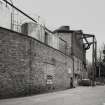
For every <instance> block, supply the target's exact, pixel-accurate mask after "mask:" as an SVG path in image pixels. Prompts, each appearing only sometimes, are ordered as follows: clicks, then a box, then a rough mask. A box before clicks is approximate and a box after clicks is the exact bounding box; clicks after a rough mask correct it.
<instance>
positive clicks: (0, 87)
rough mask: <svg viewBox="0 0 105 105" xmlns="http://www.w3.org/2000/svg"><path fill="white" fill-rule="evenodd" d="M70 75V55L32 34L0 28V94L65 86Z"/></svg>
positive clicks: (15, 93)
mask: <svg viewBox="0 0 105 105" xmlns="http://www.w3.org/2000/svg"><path fill="white" fill-rule="evenodd" d="M70 69H71V73H69V72H68V70H70ZM49 75H51V77H52V78H51V83H47V82H48V81H47V79H48V78H47V76H49ZM71 75H72V59H71V58H70V57H68V56H66V55H64V54H63V53H62V52H60V51H58V50H56V49H54V48H52V47H50V46H48V45H45V44H44V43H42V42H40V41H38V40H36V39H33V38H32V37H29V36H27V35H23V34H20V33H16V32H13V31H10V30H7V29H4V28H0V98H8V97H15V96H22V95H29V94H35V93H39V92H45V91H48V90H49V89H51V90H56V89H58V90H59V89H66V88H69V87H70V76H71Z"/></svg>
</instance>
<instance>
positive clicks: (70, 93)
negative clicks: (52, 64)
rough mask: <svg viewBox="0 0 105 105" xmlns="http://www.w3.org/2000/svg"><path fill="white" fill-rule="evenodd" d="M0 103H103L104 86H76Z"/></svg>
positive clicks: (49, 104) (69, 104)
mask: <svg viewBox="0 0 105 105" xmlns="http://www.w3.org/2000/svg"><path fill="white" fill-rule="evenodd" d="M0 105H105V86H96V87H93V88H92V87H78V88H75V89H69V90H65V91H59V92H54V93H48V94H42V95H36V96H30V97H24V98H15V99H5V100H0Z"/></svg>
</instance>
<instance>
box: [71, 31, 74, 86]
mask: <svg viewBox="0 0 105 105" xmlns="http://www.w3.org/2000/svg"><path fill="white" fill-rule="evenodd" d="M74 35H75V32H73V34H72V36H71V55H72V61H73V86H74V79H75V76H74Z"/></svg>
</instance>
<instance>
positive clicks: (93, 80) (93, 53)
mask: <svg viewBox="0 0 105 105" xmlns="http://www.w3.org/2000/svg"><path fill="white" fill-rule="evenodd" d="M94 55H95V52H94V36H93V47H92V66H93V79H92V82H93V83H92V86H94V82H95V67H94Z"/></svg>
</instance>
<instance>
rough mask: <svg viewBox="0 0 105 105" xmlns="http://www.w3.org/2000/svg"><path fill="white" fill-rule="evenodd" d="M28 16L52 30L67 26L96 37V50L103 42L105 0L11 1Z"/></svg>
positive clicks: (104, 33)
mask: <svg viewBox="0 0 105 105" xmlns="http://www.w3.org/2000/svg"><path fill="white" fill-rule="evenodd" d="M12 1H13V2H14V4H15V5H16V6H17V7H18V8H20V9H22V10H23V11H24V12H26V13H28V14H36V15H39V16H41V17H42V19H44V21H45V23H46V26H47V27H48V28H49V29H51V30H53V29H56V28H58V27H59V26H61V25H69V26H70V28H71V29H72V30H80V29H82V30H83V32H84V33H88V34H94V35H96V38H97V41H98V48H99V47H100V46H101V44H102V43H103V42H104V40H105V36H104V35H105V29H104V28H105V0H12Z"/></svg>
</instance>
